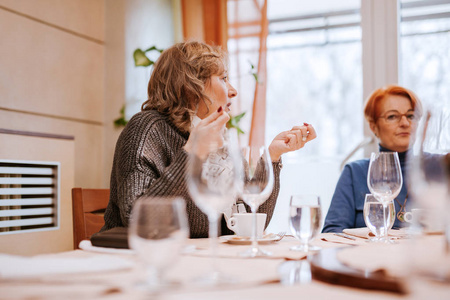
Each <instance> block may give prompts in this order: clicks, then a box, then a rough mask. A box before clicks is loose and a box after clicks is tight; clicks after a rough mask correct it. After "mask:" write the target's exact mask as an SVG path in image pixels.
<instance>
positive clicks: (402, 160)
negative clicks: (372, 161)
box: [378, 144, 408, 166]
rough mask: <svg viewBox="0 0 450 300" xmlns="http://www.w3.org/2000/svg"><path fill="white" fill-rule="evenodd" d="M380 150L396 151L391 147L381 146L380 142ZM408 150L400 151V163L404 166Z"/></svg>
mask: <svg viewBox="0 0 450 300" xmlns="http://www.w3.org/2000/svg"><path fill="white" fill-rule="evenodd" d="M378 147H379V150H380V152H395V151H393V150H391V149H388V148H385V147H383V146H381V145H380V144H378ZM407 153H408V151H405V152H398V159H399V160H400V164H401V165H402V166H403V164H404V163H405V161H406V155H407Z"/></svg>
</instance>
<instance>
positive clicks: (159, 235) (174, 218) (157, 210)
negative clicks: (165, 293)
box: [128, 197, 189, 291]
mask: <svg viewBox="0 0 450 300" xmlns="http://www.w3.org/2000/svg"><path fill="white" fill-rule="evenodd" d="M188 235H189V229H188V222H187V216H186V208H185V203H184V200H183V199H181V198H172V199H171V198H152V197H141V198H140V199H138V200H137V201H136V203H135V204H134V207H133V210H132V213H131V218H130V226H129V237H128V239H129V244H130V247H131V249H133V250H134V251H135V252H136V254H137V257H138V259H139V260H140V261H141V262H142V263H143V264H144V266H145V269H146V270H145V271H146V274H145V278H144V279H143V281H142V282H140V283H138V286H139V287H142V288H144V289H146V290H149V291H157V290H159V289H161V288H162V287H167V286H171V285H173V284H174V283H172V282H169V281H167V280H166V279H165V278H164V272H165V271H167V269H168V268H169V267H170V266H171V265H173V264H174V262H175V261H176V259H177V258H178V256H179V254H180V252H181V251H182V248H183V246H184V244H185V240H186V239H187V237H188Z"/></svg>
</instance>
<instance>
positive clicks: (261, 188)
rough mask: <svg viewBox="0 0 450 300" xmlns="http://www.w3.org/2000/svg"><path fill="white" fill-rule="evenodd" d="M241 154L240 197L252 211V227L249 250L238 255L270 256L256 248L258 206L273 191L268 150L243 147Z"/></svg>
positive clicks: (272, 176)
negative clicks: (241, 179)
mask: <svg viewBox="0 0 450 300" xmlns="http://www.w3.org/2000/svg"><path fill="white" fill-rule="evenodd" d="M241 154H242V157H243V160H244V178H243V179H244V186H243V189H242V193H241V197H242V199H243V200H244V202H245V203H247V205H248V206H250V209H251V210H252V214H253V226H252V238H251V241H252V245H251V248H250V249H248V250H247V251H245V252H242V253H240V255H241V256H244V257H258V256H270V255H271V254H272V253H270V252H268V251H265V250H262V249H260V248H259V246H258V239H257V232H256V228H257V217H256V212H257V211H258V208H259V206H260V205H261V204H263V203H264V202H265V201H266V200H267V199H268V198H269V197H270V194H271V193H272V190H273V185H274V175H273V167H272V160H271V158H270V154H269V150H268V149H267V148H266V147H265V146H261V147H250V146H247V147H243V148H242V149H241Z"/></svg>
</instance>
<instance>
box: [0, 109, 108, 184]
mask: <svg viewBox="0 0 450 300" xmlns="http://www.w3.org/2000/svg"><path fill="white" fill-rule="evenodd" d="M0 128H6V129H15V130H23V131H32V132H42V133H51V134H58V135H71V136H74V137H75V141H74V151H75V153H74V157H75V162H76V163H75V166H74V175H75V180H74V186H78V187H83V188H102V187H105V186H104V185H103V180H102V176H106V177H107V178H109V172H110V171H111V169H110V168H109V170H108V171H107V174H104V172H103V167H102V157H103V127H102V126H100V125H92V124H87V123H82V122H74V121H68V120H63V119H53V118H47V117H40V116H35V115H31V114H24V113H16V112H9V111H2V110H0ZM24 142H26V140H24ZM1 144H3V141H1V140H0V145H1ZM22 148H28V149H30V150H31V151H32V152H33V151H39V150H37V149H34V148H33V145H28V144H24V145H23V146H22ZM4 154H5V152H4V151H3V150H2V151H0V157H1V158H5V157H4V156H5V155H4Z"/></svg>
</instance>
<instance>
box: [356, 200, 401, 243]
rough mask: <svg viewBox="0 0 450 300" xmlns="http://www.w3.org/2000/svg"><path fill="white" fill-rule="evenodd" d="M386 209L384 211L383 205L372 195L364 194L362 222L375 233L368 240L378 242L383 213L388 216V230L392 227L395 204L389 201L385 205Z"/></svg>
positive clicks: (381, 228)
mask: <svg viewBox="0 0 450 300" xmlns="http://www.w3.org/2000/svg"><path fill="white" fill-rule="evenodd" d="M386 209H387V211H386V212H385V211H384V210H385V206H384V205H383V203H381V202H380V201H378V200H377V199H376V198H375V197H374V196H373V195H371V194H366V198H365V200H364V212H363V213H364V222H365V223H366V226H367V227H368V228H369V229H370V231H371V232H372V233H373V234H374V235H375V237H373V238H371V239H370V240H369V241H370V242H379V241H380V240H381V237H382V236H383V232H384V214H387V216H388V230H390V229H391V228H392V226H393V225H394V222H395V205H394V202H393V201H390V202H389V204H388V205H387V208H386Z"/></svg>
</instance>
